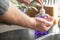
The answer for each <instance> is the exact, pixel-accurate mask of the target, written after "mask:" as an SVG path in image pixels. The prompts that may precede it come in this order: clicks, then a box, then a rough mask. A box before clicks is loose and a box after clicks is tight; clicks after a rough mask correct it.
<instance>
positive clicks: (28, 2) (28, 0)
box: [17, 0, 31, 5]
mask: <svg viewBox="0 0 60 40" xmlns="http://www.w3.org/2000/svg"><path fill="white" fill-rule="evenodd" d="M17 1H18V2H21V3H25V4H27V5H30V3H31V2H30V0H17Z"/></svg>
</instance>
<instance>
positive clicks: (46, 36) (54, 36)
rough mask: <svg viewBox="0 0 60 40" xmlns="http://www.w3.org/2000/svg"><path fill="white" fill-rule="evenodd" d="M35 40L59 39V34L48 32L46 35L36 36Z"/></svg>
mask: <svg viewBox="0 0 60 40" xmlns="http://www.w3.org/2000/svg"><path fill="white" fill-rule="evenodd" d="M36 40H60V34H55V33H50V34H48V35H45V36H42V37H40V38H37V39H36Z"/></svg>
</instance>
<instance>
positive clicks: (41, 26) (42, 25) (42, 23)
mask: <svg viewBox="0 0 60 40" xmlns="http://www.w3.org/2000/svg"><path fill="white" fill-rule="evenodd" d="M49 18H50V19H49ZM35 19H36V29H38V30H40V31H42V32H44V31H48V30H49V29H50V28H51V27H52V25H53V18H52V17H48V19H49V20H48V19H43V18H38V17H36V18H35Z"/></svg>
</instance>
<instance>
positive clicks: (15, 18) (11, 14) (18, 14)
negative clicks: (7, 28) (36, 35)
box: [0, 1, 53, 32]
mask: <svg viewBox="0 0 60 40" xmlns="http://www.w3.org/2000/svg"><path fill="white" fill-rule="evenodd" d="M23 2H24V1H23ZM24 3H25V2H24ZM48 19H49V20H48ZM0 21H5V22H7V23H9V24H13V25H20V26H23V27H27V28H31V29H35V30H39V31H43V32H44V31H47V30H49V29H50V28H51V26H52V25H53V18H52V17H48V18H44V19H42V18H38V17H29V16H28V15H26V14H24V13H23V12H22V11H21V10H20V9H18V8H17V7H16V6H15V5H14V4H13V3H12V2H10V1H9V7H8V10H7V11H6V12H5V14H4V15H2V16H0Z"/></svg>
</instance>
